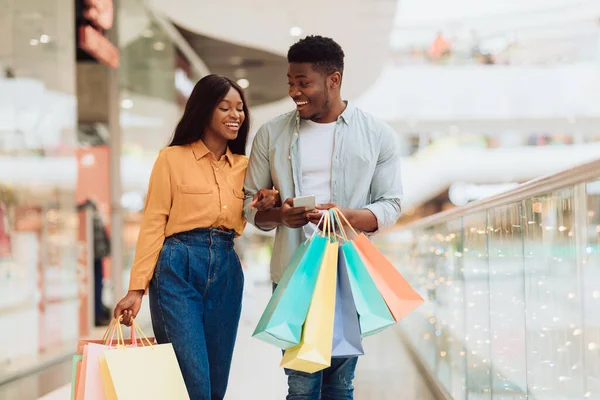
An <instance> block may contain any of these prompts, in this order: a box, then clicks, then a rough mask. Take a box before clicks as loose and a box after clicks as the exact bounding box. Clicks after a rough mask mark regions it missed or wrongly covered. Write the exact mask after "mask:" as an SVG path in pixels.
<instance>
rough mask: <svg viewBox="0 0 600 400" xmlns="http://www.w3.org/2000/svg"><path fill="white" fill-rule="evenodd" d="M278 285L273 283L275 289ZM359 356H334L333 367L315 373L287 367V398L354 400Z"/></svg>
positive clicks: (296, 399) (297, 399)
mask: <svg viewBox="0 0 600 400" xmlns="http://www.w3.org/2000/svg"><path fill="white" fill-rule="evenodd" d="M276 287H277V285H276V284H273V291H275V288H276ZM357 362H358V357H352V358H333V359H332V360H331V367H329V368H326V369H324V370H323V371H319V372H316V373H314V374H307V373H306V372H300V371H294V370H291V369H287V368H286V369H285V374H286V375H287V377H288V395H287V397H286V399H287V400H353V399H354V386H353V385H352V381H353V380H354V371H355V370H356V364H357Z"/></svg>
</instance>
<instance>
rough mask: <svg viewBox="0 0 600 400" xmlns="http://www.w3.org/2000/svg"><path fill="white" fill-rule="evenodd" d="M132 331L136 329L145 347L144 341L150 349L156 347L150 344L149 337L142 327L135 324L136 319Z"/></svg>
mask: <svg viewBox="0 0 600 400" xmlns="http://www.w3.org/2000/svg"><path fill="white" fill-rule="evenodd" d="M132 321H133V322H132V329H133V328H135V330H136V331H137V333H138V335H140V339H141V342H142V346H143V345H144V340H146V343H148V345H149V346H150V347H153V346H154V345H153V344H152V343H151V342H150V339H148V336H146V335H145V334H144V331H142V328H140V326H139V325H138V323H137V322H135V319H133V320H132Z"/></svg>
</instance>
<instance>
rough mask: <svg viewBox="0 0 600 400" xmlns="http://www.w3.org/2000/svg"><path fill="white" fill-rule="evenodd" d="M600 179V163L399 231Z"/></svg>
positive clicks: (513, 190)
mask: <svg viewBox="0 0 600 400" xmlns="http://www.w3.org/2000/svg"><path fill="white" fill-rule="evenodd" d="M598 178H600V159H598V160H596V161H592V162H589V163H586V164H581V165H579V166H577V167H573V168H570V169H567V170H565V171H562V172H559V173H557V174H553V175H548V176H544V177H540V178H536V179H533V180H531V181H529V182H526V183H524V184H522V185H519V186H517V187H516V188H514V189H512V190H509V191H507V192H504V193H501V194H499V195H496V196H492V197H488V198H485V199H481V200H477V201H474V202H472V203H469V204H467V205H465V206H462V207H456V208H452V209H450V210H447V211H442V212H440V213H437V214H434V215H431V216H429V217H425V218H422V219H419V220H417V221H414V222H411V223H408V224H406V225H403V226H400V227H398V230H415V229H422V228H425V227H428V226H433V225H438V224H442V223H446V222H448V221H451V220H456V219H457V218H460V217H464V216H467V215H470V214H473V213H476V212H481V211H485V210H489V209H490V208H495V207H502V206H506V205H509V204H514V203H516V202H518V201H522V200H525V199H529V198H532V197H535V196H540V195H543V194H545V193H549V192H552V191H555V190H559V189H562V188H565V187H569V186H573V185H576V184H579V183H583V182H586V181H589V180H593V179H598Z"/></svg>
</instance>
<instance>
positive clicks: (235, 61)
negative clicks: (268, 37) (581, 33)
mask: <svg viewBox="0 0 600 400" xmlns="http://www.w3.org/2000/svg"><path fill="white" fill-rule="evenodd" d="M242 61H244V59H243V58H242V57H240V56H232V57H229V64H231V65H241V64H242Z"/></svg>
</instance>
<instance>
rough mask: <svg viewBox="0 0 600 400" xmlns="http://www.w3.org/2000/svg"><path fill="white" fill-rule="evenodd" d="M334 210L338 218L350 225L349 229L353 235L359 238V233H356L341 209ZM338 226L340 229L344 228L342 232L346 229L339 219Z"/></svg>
mask: <svg viewBox="0 0 600 400" xmlns="http://www.w3.org/2000/svg"><path fill="white" fill-rule="evenodd" d="M332 210H333V212H334V213H335V215H336V217H337V216H340V217H342V218H343V220H344V221H345V222H346V224H347V225H348V227H350V230H351V231H352V233H354V235H356V236H358V233H356V231H355V230H354V228H353V227H352V225H351V224H350V222H349V221H348V219H347V218H346V216H345V215H344V214H343V213H342V211H341V210H340V209H339V208H335V207H334V208H333V209H332ZM338 225H339V226H340V228H342V231H344V227H343V225H342V224H340V223H339V219H338ZM344 235H345V234H344Z"/></svg>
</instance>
